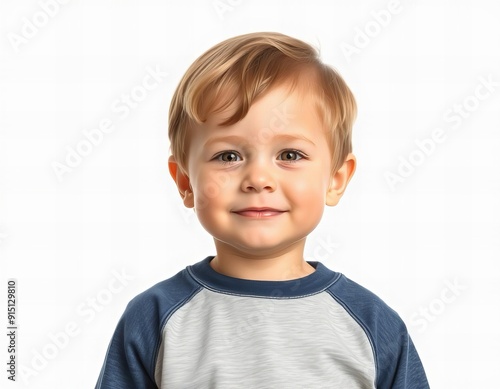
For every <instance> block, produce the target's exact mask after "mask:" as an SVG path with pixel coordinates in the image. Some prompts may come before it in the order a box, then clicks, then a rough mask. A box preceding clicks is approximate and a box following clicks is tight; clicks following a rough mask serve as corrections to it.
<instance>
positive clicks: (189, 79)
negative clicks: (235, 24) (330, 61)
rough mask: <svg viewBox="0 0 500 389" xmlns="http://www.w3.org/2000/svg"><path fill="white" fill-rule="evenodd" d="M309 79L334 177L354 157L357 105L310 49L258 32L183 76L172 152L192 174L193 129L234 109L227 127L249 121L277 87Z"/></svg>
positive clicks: (211, 54)
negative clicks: (190, 141) (189, 161)
mask: <svg viewBox="0 0 500 389" xmlns="http://www.w3.org/2000/svg"><path fill="white" fill-rule="evenodd" d="M305 75H311V76H312V77H313V82H312V85H311V84H307V85H303V89H304V90H306V88H310V89H307V93H308V94H310V96H311V97H313V101H314V105H315V106H316V108H317V111H318V114H319V115H320V116H319V117H320V118H321V119H322V123H323V125H324V128H325V131H327V139H328V140H329V146H330V151H331V154H332V165H331V167H332V173H333V172H336V171H337V170H338V169H339V168H340V167H341V166H342V164H343V163H344V161H345V159H346V157H347V154H348V153H350V152H352V141H351V138H352V126H353V123H354V120H355V117H356V101H355V99H354V96H353V94H352V92H351V91H350V89H349V87H348V86H347V84H346V83H345V81H344V80H343V79H342V77H341V76H340V75H339V74H338V73H337V72H336V71H335V70H334V69H333V68H331V67H330V66H328V65H325V64H324V63H323V62H321V60H320V59H319V52H318V51H317V50H316V49H315V48H313V47H312V46H310V45H309V44H307V43H305V42H302V41H300V40H298V39H295V38H292V37H289V36H287V35H283V34H279V33H274V32H259V33H251V34H245V35H240V36H236V37H233V38H230V39H227V40H225V41H223V42H221V43H219V44H217V45H215V46H214V47H212V48H211V49H209V50H208V51H206V52H205V53H204V54H202V55H201V56H200V57H199V58H198V59H196V60H195V61H194V63H193V64H192V65H191V66H190V67H189V69H188V70H187V71H186V73H185V74H184V76H183V78H182V79H181V81H180V83H179V85H178V86H177V89H176V90H175V92H174V95H173V97H172V102H171V104H170V111H169V123H168V125H169V129H168V135H169V138H170V147H171V152H172V155H173V157H174V158H175V160H176V161H177V162H178V164H179V165H180V168H181V170H183V171H184V172H187V158H188V154H187V150H188V148H189V145H188V144H187V139H188V138H187V134H188V131H189V129H190V128H191V127H192V125H193V124H195V123H198V124H201V123H204V122H205V121H206V120H207V118H208V116H210V115H211V114H214V113H216V112H220V111H222V110H224V109H225V108H228V107H229V106H231V105H232V104H235V107H236V109H235V111H234V114H233V115H232V116H231V117H229V118H228V119H227V120H225V121H224V122H222V123H219V124H220V125H221V126H228V125H231V124H234V123H237V122H238V121H240V120H241V119H243V118H244V117H245V115H246V114H247V112H248V110H249V109H250V106H251V105H252V102H254V101H255V100H256V99H257V98H258V97H260V96H262V95H264V94H265V93H266V92H268V91H269V90H270V89H271V88H272V87H275V86H277V85H280V84H283V83H285V82H287V81H288V82H290V83H291V87H292V89H293V88H295V86H296V85H297V83H301V82H302V83H303V80H304V79H308V78H307V77H304V76H305Z"/></svg>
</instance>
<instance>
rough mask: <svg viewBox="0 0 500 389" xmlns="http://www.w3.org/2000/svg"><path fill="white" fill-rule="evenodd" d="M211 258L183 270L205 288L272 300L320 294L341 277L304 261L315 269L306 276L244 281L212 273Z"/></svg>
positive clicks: (213, 271) (322, 267) (321, 265)
mask: <svg viewBox="0 0 500 389" xmlns="http://www.w3.org/2000/svg"><path fill="white" fill-rule="evenodd" d="M214 257H215V256H213V255H211V256H208V257H206V258H205V259H203V260H202V261H200V262H198V263H196V264H194V265H191V266H188V267H187V268H186V270H187V271H188V273H189V274H190V275H191V277H192V278H194V279H195V281H196V282H198V283H199V284H201V285H202V286H204V287H205V288H207V289H210V290H212V291H215V292H220V293H225V294H235V295H242V296H255V297H267V298H276V299H286V298H298V297H305V296H309V295H313V294H316V293H319V292H322V291H324V290H325V289H327V288H329V287H330V286H331V285H332V284H333V283H335V282H336V281H337V280H338V279H339V278H340V276H341V274H340V273H336V272H334V271H332V270H330V269H328V268H327V267H326V266H324V265H323V264H322V263H321V262H316V261H307V263H308V264H310V265H311V266H312V267H314V268H315V269H316V270H315V271H314V272H312V273H311V274H308V275H307V276H304V277H301V278H297V279H294V280H286V281H265V280H246V279H242V278H234V277H230V276H226V275H224V274H221V273H218V272H216V271H215V270H214V269H212V267H211V266H210V261H211V260H212V259H213V258H214Z"/></svg>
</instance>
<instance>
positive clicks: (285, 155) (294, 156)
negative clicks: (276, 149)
mask: <svg viewBox="0 0 500 389" xmlns="http://www.w3.org/2000/svg"><path fill="white" fill-rule="evenodd" d="M280 157H281V158H280V159H281V160H282V161H285V162H295V161H298V160H299V159H302V158H303V155H302V154H301V153H299V152H298V151H296V150H286V151H283V152H282V153H281V154H280Z"/></svg>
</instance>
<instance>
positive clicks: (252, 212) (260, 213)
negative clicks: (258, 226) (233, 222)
mask: <svg viewBox="0 0 500 389" xmlns="http://www.w3.org/2000/svg"><path fill="white" fill-rule="evenodd" d="M232 212H234V213H237V214H238V215H240V216H246V217H271V216H277V215H281V214H282V213H284V212H286V211H282V210H279V209H274V208H244V209H240V210H238V211H232Z"/></svg>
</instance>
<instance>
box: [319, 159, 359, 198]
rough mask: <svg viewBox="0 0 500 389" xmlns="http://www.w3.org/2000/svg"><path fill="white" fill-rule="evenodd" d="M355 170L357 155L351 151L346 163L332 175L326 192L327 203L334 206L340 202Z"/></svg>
mask: <svg viewBox="0 0 500 389" xmlns="http://www.w3.org/2000/svg"><path fill="white" fill-rule="evenodd" d="M355 171H356V157H355V156H354V155H353V154H352V153H349V154H348V155H347V158H346V160H345V161H344V164H343V165H342V166H341V167H340V169H339V170H337V171H336V172H335V173H333V175H332V176H331V177H330V187H329V188H328V192H327V193H326V205H329V206H331V207H333V206H335V205H337V204H338V202H339V201H340V198H341V197H342V195H343V194H344V191H345V189H346V187H347V184H348V183H349V181H350V180H351V178H352V176H353V174H354V172H355Z"/></svg>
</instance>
